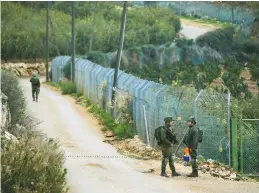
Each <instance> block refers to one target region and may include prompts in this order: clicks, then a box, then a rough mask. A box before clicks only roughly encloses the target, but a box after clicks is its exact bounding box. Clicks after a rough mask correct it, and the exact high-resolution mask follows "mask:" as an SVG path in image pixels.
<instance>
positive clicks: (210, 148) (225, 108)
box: [197, 89, 230, 164]
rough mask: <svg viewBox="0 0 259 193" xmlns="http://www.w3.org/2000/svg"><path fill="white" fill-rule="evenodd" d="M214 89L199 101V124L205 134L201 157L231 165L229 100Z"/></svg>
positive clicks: (225, 95) (200, 97) (207, 91)
mask: <svg viewBox="0 0 259 193" xmlns="http://www.w3.org/2000/svg"><path fill="white" fill-rule="evenodd" d="M229 97H230V95H228V94H224V93H218V92H216V91H214V90H213V89H207V90H204V91H202V92H201V95H200V96H199V98H198V101H197V103H198V104H197V123H198V126H199V127H200V128H201V129H202V130H203V132H204V140H203V142H202V143H201V144H200V145H199V149H198V152H199V155H202V156H203V157H205V158H211V159H213V160H217V161H219V162H221V163H224V164H230V144H229V139H230V137H229V136H230V131H229V127H230V125H229V121H230V116H229V113H230V112H229V105H230V104H229V99H230V98H229Z"/></svg>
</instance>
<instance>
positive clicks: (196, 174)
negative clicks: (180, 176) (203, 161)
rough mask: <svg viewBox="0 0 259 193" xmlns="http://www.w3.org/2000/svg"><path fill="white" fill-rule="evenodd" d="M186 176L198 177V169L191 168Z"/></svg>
mask: <svg viewBox="0 0 259 193" xmlns="http://www.w3.org/2000/svg"><path fill="white" fill-rule="evenodd" d="M187 177H193V178H195V177H198V170H192V173H190V174H189V175H187Z"/></svg>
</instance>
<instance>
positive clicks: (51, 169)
mask: <svg viewBox="0 0 259 193" xmlns="http://www.w3.org/2000/svg"><path fill="white" fill-rule="evenodd" d="M63 162H64V155H63V152H61V151H60V150H59V144H58V143H57V142H55V141H52V142H50V141H43V140H42V139H41V138H40V137H39V136H34V135H27V136H23V137H22V138H21V139H20V140H19V142H18V143H15V142H13V141H8V142H7V143H6V144H5V146H4V147H3V151H2V153H1V165H2V167H1V192H9V193H16V192H26V193H30V192H31V193H32V192H55V193H64V192H67V188H66V178H65V176H66V173H67V172H66V169H63V168H62V165H63Z"/></svg>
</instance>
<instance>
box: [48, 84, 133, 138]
mask: <svg viewBox="0 0 259 193" xmlns="http://www.w3.org/2000/svg"><path fill="white" fill-rule="evenodd" d="M46 84H48V85H50V86H53V87H59V88H61V89H62V84H64V83H61V85H58V84H56V83H51V82H49V83H46ZM66 85H72V84H68V83H67V82H66ZM67 93H68V94H70V95H71V96H73V97H74V98H75V99H76V103H77V104H80V105H81V106H82V107H85V108H89V109H88V112H90V113H92V114H94V115H95V116H96V117H97V118H98V119H99V121H100V122H101V124H102V125H103V128H102V131H108V130H109V131H112V132H113V134H114V135H115V136H116V138H117V139H124V138H132V137H133V136H134V129H133V124H132V122H131V121H126V123H119V122H117V121H115V120H114V119H113V117H112V116H111V115H110V114H109V113H107V112H106V111H105V110H104V109H103V108H101V107H99V105H96V104H93V103H92V102H91V101H90V100H89V99H87V98H85V97H84V96H83V93H76V92H72V93H71V92H67ZM62 94H63V92H62ZM117 105H118V104H117Z"/></svg>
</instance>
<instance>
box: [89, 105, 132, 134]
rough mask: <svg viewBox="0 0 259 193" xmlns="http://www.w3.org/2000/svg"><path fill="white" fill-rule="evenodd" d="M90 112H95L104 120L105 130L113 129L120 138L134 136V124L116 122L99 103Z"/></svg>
mask: <svg viewBox="0 0 259 193" xmlns="http://www.w3.org/2000/svg"><path fill="white" fill-rule="evenodd" d="M89 112H90V113H94V114H95V115H96V116H97V117H98V118H99V119H100V120H101V121H102V122H103V125H104V130H111V131H113V133H114V134H115V135H116V137H117V138H118V139H121V138H132V137H133V136H134V132H133V126H132V124H130V123H128V124H125V123H124V124H121V123H116V122H115V121H114V119H113V118H112V116H111V115H110V114H108V113H107V112H105V110H103V109H101V108H100V107H98V106H97V105H93V106H92V107H91V108H90V109H89Z"/></svg>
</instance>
